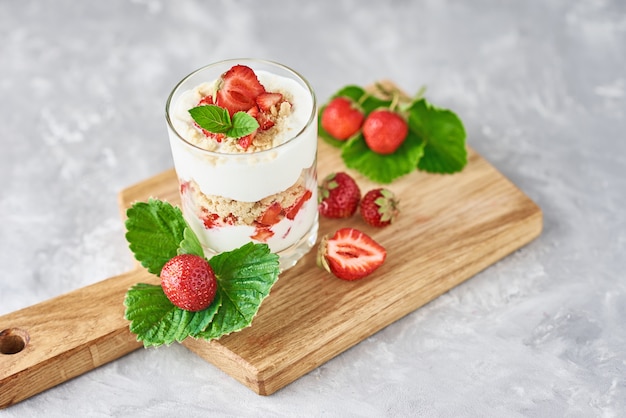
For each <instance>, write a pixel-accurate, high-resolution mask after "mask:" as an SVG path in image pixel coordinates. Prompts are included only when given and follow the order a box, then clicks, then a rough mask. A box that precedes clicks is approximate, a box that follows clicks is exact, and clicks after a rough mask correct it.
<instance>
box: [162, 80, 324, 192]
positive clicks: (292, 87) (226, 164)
mask: <svg viewBox="0 0 626 418" xmlns="http://www.w3.org/2000/svg"><path fill="white" fill-rule="evenodd" d="M257 75H258V78H259V81H260V82H261V84H263V85H264V87H265V88H266V90H267V91H279V92H280V91H289V92H290V96H291V101H292V103H291V104H292V113H291V114H290V115H289V117H288V120H287V123H285V125H284V126H283V129H282V130H281V131H279V132H277V134H276V137H275V138H274V144H275V148H272V149H270V150H267V151H261V152H256V153H253V154H250V153H240V154H220V153H219V144H218V143H217V142H216V141H214V140H211V141H213V143H215V144H217V145H216V146H215V149H214V150H213V151H214V152H207V151H204V150H202V149H199V148H198V147H195V146H193V145H191V144H188V143H185V142H183V141H181V140H180V139H179V138H177V137H176V134H175V133H174V132H170V138H171V140H170V144H171V147H172V156H173V158H174V165H175V167H176V172H177V174H178V176H179V178H181V179H185V180H191V179H193V180H195V181H196V183H198V185H199V187H200V190H201V191H202V192H203V193H204V194H207V195H217V196H223V197H228V198H231V199H234V200H239V201H244V202H256V201H258V200H261V199H262V198H264V197H266V196H269V195H271V194H275V193H279V192H281V191H283V190H285V189H287V188H288V187H289V186H291V185H292V184H294V183H295V182H296V180H297V179H298V177H299V176H300V173H301V172H302V170H303V169H306V168H308V167H311V166H312V165H313V164H314V162H315V156H316V149H317V129H316V128H317V119H316V115H315V112H314V111H313V100H312V98H311V95H310V93H309V92H307V91H306V90H305V89H304V88H303V87H302V86H300V85H299V84H298V83H297V82H295V81H294V80H291V79H288V78H285V77H280V76H277V75H274V74H271V73H268V72H264V71H258V72H257ZM199 100H200V95H199V94H196V93H193V91H191V92H185V93H183V94H182V95H181V96H180V98H179V100H178V101H177V102H176V104H175V105H174V109H175V110H174V111H173V112H172V113H171V116H172V123H173V124H174V126H175V128H176V130H177V131H178V132H179V134H180V135H181V136H182V137H183V138H188V137H190V136H191V135H198V130H197V129H195V128H194V127H193V120H192V119H191V116H189V112H188V109H190V108H192V107H194V106H196V105H197V103H198V101H199ZM311 114H314V115H315V116H314V118H315V120H313V121H312V123H311V124H309V125H308V127H307V129H306V130H304V131H303V129H304V127H305V126H307V122H308V121H309V118H310V117H311ZM298 133H300V135H298V137H296V138H294V136H295V135H297V134H298ZM199 135H202V134H199ZM190 142H193V140H190Z"/></svg>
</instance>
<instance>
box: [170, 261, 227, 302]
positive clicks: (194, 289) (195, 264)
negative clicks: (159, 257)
mask: <svg viewBox="0 0 626 418" xmlns="http://www.w3.org/2000/svg"><path fill="white" fill-rule="evenodd" d="M161 287H162V288H163V292H164V293H165V295H166V296H167V298H168V299H169V300H170V301H171V302H172V303H173V304H174V305H176V306H178V307H179V308H181V309H184V310H186V311H193V312H196V311H201V310H203V309H206V308H207V307H208V306H209V305H210V304H211V302H213V298H215V293H216V292H217V280H216V278H215V273H214V272H213V269H212V268H211V265H210V264H209V263H208V261H206V260H205V259H204V258H202V257H199V256H197V255H193V254H181V255H177V256H175V257H173V258H172V259H170V260H169V261H168V262H167V263H165V265H164V266H163V269H162V270H161Z"/></svg>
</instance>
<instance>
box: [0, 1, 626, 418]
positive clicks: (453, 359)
mask: <svg viewBox="0 0 626 418" xmlns="http://www.w3.org/2000/svg"><path fill="white" fill-rule="evenodd" d="M244 56H250V57H260V58H266V59H271V60H275V61H279V62H282V63H284V64H286V65H288V66H291V67H293V68H295V69H296V70H298V71H299V72H301V73H302V74H304V75H305V76H306V77H307V78H308V79H309V81H310V82H311V84H312V85H313V87H314V89H315V90H316V92H317V95H318V99H319V101H320V102H324V101H326V100H327V99H328V97H329V96H330V95H331V94H332V93H333V92H334V91H335V90H337V89H338V88H340V87H342V86H343V85H345V84H349V83H355V84H360V85H366V84H369V83H371V82H373V81H375V80H378V79H382V78H386V79H391V80H393V81H395V82H396V83H397V84H398V85H399V86H400V87H402V88H403V89H405V90H406V91H409V92H416V91H417V90H418V89H419V87H420V86H422V85H426V86H427V87H428V90H427V94H426V95H427V97H428V98H429V99H430V100H431V101H432V102H433V103H435V104H437V105H439V106H442V107H448V108H451V109H453V110H454V111H455V112H457V114H459V116H460V117H461V118H462V119H463V121H464V122H465V126H466V129H467V132H468V143H469V144H470V146H472V147H473V148H474V149H476V150H477V151H478V152H480V153H481V154H482V155H483V156H484V157H485V158H486V159H487V160H488V161H489V162H490V163H491V164H493V165H494V166H495V167H496V168H498V169H499V170H500V171H501V172H502V173H504V174H505V175H506V176H507V177H508V178H510V179H511V180H512V181H513V182H514V183H515V184H516V185H517V186H518V187H520V188H521V189H522V190H523V191H524V192H525V193H526V194H528V195H529V196H530V197H531V198H532V199H533V200H535V201H536V202H537V203H538V204H539V205H540V206H541V208H542V209H543V211H544V217H545V227H544V232H543V234H542V235H541V237H540V238H539V239H537V240H536V241H534V242H533V243H531V244H530V245H528V246H527V247H525V248H523V249H522V250H520V251H517V252H516V253H514V254H512V255H511V256H509V257H507V258H506V259H504V260H502V261H501V262H499V263H497V264H495V265H494V266H492V267H490V268H489V269H487V270H486V271H484V272H482V273H480V274H478V275H477V276H475V277H474V278H472V279H471V280H469V281H468V282H466V283H464V284H463V285H461V286H459V287H457V288H455V289H453V290H452V291H450V292H448V293H447V294H445V295H443V296H441V297H440V298H438V299H437V300H435V301H433V302H432V303H430V304H429V305H427V306H425V307H423V308H422V309H419V310H418V311H416V312H414V313H413V314H411V315H408V316H407V317H405V318H403V319H402V320H400V321H398V322H396V323H394V324H393V325H391V326H389V327H387V328H386V329H384V330H382V331H381V332H379V333H377V334H376V335H374V336H372V337H371V338H368V339H367V340H365V341H363V342H362V343H360V344H358V345H357V346H355V347H354V348H352V349H350V350H348V351H347V352H345V353H343V354H342V355H340V356H338V357H337V358H335V359H333V360H331V361H329V362H328V363H326V364H324V365H323V366H321V367H320V368H318V369H317V370H315V371H313V372H311V373H310V374H308V375H306V376H304V377H303V378H301V379H299V380H298V381H296V382H294V383H293V384H291V385H289V386H287V387H286V388H284V389H283V390H281V391H279V392H277V393H276V394H274V395H272V396H270V397H260V396H257V395H255V394H254V393H252V392H251V391H250V390H249V389H247V388H245V387H244V386H242V385H241V384H239V383H238V382H236V381H234V380H233V379H232V378H230V377H229V376H227V375H226V374H224V373H222V372H221V371H220V370H218V369H216V368H214V367H213V366H211V365H210V364H207V363H205V362H204V361H203V360H201V359H199V358H198V357H196V356H195V355H193V354H191V353H190V352H188V351H187V350H186V349H184V348H182V347H180V346H172V347H169V348H160V349H151V350H139V351H136V352H134V353H132V354H130V355H128V356H126V357H124V358H122V359H120V360H118V361H115V362H113V363H110V364H108V365H105V366H103V367H100V368H99V369H96V370H94V371H92V372H90V373H87V374H85V375H83V376H81V377H79V378H76V379H74V380H72V381H69V382H67V383H65V384H63V385H61V386H58V387H56V388H54V389H51V390H49V391H46V392H45V393H42V394H40V395H38V396H35V397H33V398H31V399H29V400H27V401H25V402H22V403H20V404H18V405H16V406H13V407H11V408H9V409H7V410H4V411H1V412H0V416H2V417H18V416H19V417H24V416H53V417H54V416H67V415H70V416H139V417H143V416H146V417H148V416H149V417H154V416H181V415H183V414H185V415H188V416H389V417H396V416H427V417H439V416H498V417H502V416H506V417H515V416H529V417H547V416H550V417H555V416H569V417H590V416H599V417H617V416H624V415H625V414H626V381H625V379H624V376H625V375H626V328H625V327H624V321H625V319H626V281H625V280H626V277H625V270H626V269H625V267H626V262H625V261H624V253H625V249H626V213H625V212H626V209H625V208H626V156H625V154H626V143H625V140H626V138H625V134H624V132H626V115H625V112H626V3H625V2H623V1H620V0H614V1H608V0H607V1H601V0H578V1H566V0H550V1H534V0H533V1H525V2H513V1H494V0H482V1H474V2H461V1H452V0H444V1H389V2H379V1H356V0H353V1H349V0H336V1H332V2H277V1H269V2H255V1H232V2H225V1H220V2H218V1H213V2H201V1H193V0H182V1H177V2H165V1H163V0H135V1H122V0H110V1H103V2H81V1H70V0H57V1H54V2H52V1H42V0H39V1H34V0H23V1H10V0H0V236H1V240H0V266H1V271H2V273H1V274H0V315H1V314H5V313H8V312H12V311H14V310H17V309H20V308H23V307H26V306H30V305H33V304H35V303H37V302H40V301H43V300H47V299H49V298H52V297H54V296H56V295H59V294H61V293H65V292H67V291H70V290H73V289H77V288H79V287H82V286H85V285H88V284H90V283H94V282H96V281H99V280H102V279H105V278H107V277H110V276H113V275H116V274H119V273H122V272H125V271H127V270H129V269H130V268H131V266H132V265H133V260H132V258H131V256H130V253H129V251H128V249H127V245H126V242H125V240H124V237H123V233H124V230H123V225H122V223H121V221H120V217H119V211H118V207H117V200H116V196H117V193H118V191H119V190H121V189H123V188H124V187H126V186H129V185H131V184H133V183H136V182H138V181H141V180H143V179H145V178H148V177H150V176H152V175H154V174H157V173H159V172H161V171H163V170H166V169H168V168H170V167H171V166H172V161H171V156H170V150H169V146H168V143H167V134H166V129H165V121H164V105H165V99H166V97H167V95H168V93H169V91H170V90H171V88H172V87H173V86H174V84H175V83H176V82H177V81H178V80H179V79H180V78H181V77H182V76H184V75H186V74H187V73H189V72H190V71H192V70H193V69H196V68H197V67H200V66H202V65H205V64H208V63H211V62H214V61H217V60H221V59H226V58H236V57H244ZM86 303H89V301H86ZM1 364H2V357H1V356H0V367H1Z"/></svg>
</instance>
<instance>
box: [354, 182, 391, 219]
mask: <svg viewBox="0 0 626 418" xmlns="http://www.w3.org/2000/svg"><path fill="white" fill-rule="evenodd" d="M359 213H360V214H361V217H362V218H363V220H364V221H365V222H366V223H368V224H369V225H372V226H376V227H382V226H387V225H389V224H390V223H392V222H393V221H394V220H395V218H396V216H398V213H399V209H398V200H397V199H396V197H395V195H394V194H393V192H392V191H391V190H388V189H383V188H380V189H373V190H370V191H369V192H367V193H365V196H363V199H361V203H360V204H359Z"/></svg>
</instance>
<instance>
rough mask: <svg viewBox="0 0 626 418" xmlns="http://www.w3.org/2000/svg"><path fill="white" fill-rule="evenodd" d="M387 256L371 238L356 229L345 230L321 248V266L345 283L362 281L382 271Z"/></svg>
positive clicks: (338, 232) (319, 248)
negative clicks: (375, 271)
mask: <svg viewBox="0 0 626 418" xmlns="http://www.w3.org/2000/svg"><path fill="white" fill-rule="evenodd" d="M386 257H387V252H386V251H385V248H384V247H383V246H382V245H380V244H379V243H377V242H376V241H374V240H373V239H372V238H371V237H369V236H368V235H366V234H364V233H363V232H361V231H359V230H357V229H354V228H341V229H339V230H338V231H337V232H335V235H333V236H332V237H331V238H329V237H328V236H325V237H323V238H322V241H321V242H320V244H319V247H318V252H317V264H318V265H319V266H320V267H322V268H324V269H325V270H326V271H328V272H330V273H332V274H333V275H335V276H336V277H338V278H340V279H343V280H357V279H361V278H363V277H365V276H367V275H369V274H371V273H372V272H373V271H374V270H376V269H377V268H378V267H380V266H381V265H382V264H383V262H384V261H385V258H386Z"/></svg>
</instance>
